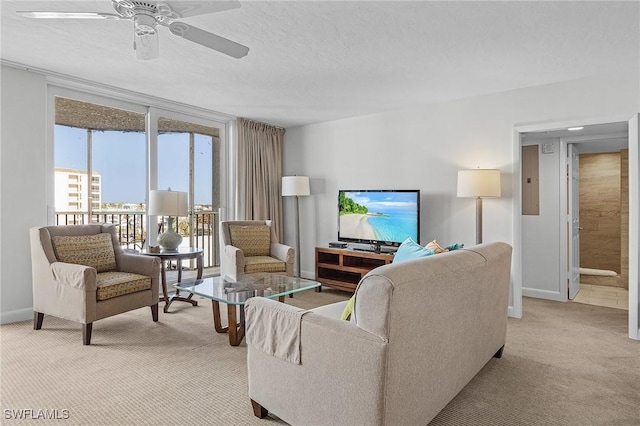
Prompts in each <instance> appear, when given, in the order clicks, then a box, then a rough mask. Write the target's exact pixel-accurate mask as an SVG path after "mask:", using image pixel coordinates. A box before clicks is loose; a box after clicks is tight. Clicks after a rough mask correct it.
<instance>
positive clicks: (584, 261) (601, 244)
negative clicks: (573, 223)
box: [580, 153, 622, 273]
mask: <svg viewBox="0 0 640 426" xmlns="http://www.w3.org/2000/svg"><path fill="white" fill-rule="evenodd" d="M620 182H621V173H620V153H604V154H583V155H580V226H581V227H582V231H580V266H581V267H583V268H594V269H607V270H612V271H616V272H617V273H620V272H621V244H622V242H621V225H620V223H621V214H620V207H621V205H620V200H621V195H620Z"/></svg>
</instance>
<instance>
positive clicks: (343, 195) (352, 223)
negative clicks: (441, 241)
mask: <svg viewBox="0 0 640 426" xmlns="http://www.w3.org/2000/svg"><path fill="white" fill-rule="evenodd" d="M338 212H339V213H338V240H339V241H345V242H353V243H361V244H371V245H372V246H373V247H374V250H376V251H379V250H380V246H393V247H397V246H399V245H400V244H401V243H402V242H403V241H404V240H406V239H407V237H411V238H412V239H413V240H414V241H415V242H417V243H419V242H420V191H419V190H369V189H367V190H346V189H345V190H340V191H338Z"/></svg>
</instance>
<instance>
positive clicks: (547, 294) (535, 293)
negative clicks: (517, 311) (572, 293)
mask: <svg viewBox="0 0 640 426" xmlns="http://www.w3.org/2000/svg"><path fill="white" fill-rule="evenodd" d="M522 295H523V296H527V297H535V298H536V299H546V300H555V301H556V302H566V301H567V296H566V295H562V294H560V292H558V291H549V290H539V289H537V288H526V287H522Z"/></svg>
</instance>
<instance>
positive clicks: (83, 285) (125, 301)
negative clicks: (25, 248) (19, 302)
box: [30, 224, 160, 345]
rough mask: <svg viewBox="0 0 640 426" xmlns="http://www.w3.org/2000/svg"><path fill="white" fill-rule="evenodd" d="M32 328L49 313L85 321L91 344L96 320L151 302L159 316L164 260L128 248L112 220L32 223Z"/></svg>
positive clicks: (39, 325)
mask: <svg viewBox="0 0 640 426" xmlns="http://www.w3.org/2000/svg"><path fill="white" fill-rule="evenodd" d="M30 237H31V268H32V277H33V311H34V312H33V328H34V329H36V330H39V329H40V328H42V321H43V318H44V314H47V315H53V316H56V317H59V318H64V319H68V320H70V321H76V322H80V323H82V341H83V343H84V344H85V345H89V344H90V343H91V329H92V325H93V322H94V321H96V320H99V319H102V318H106V317H110V316H113V315H117V314H120V313H123V312H127V311H131V310H133V309H138V308H141V307H143V306H150V307H151V314H152V318H153V321H158V283H159V276H160V260H159V259H157V258H154V257H149V256H141V255H136V254H127V253H124V252H123V250H122V248H121V247H120V243H119V242H118V239H117V237H116V229H115V227H114V226H113V225H101V224H92V225H64V226H45V227H38V228H31V230H30Z"/></svg>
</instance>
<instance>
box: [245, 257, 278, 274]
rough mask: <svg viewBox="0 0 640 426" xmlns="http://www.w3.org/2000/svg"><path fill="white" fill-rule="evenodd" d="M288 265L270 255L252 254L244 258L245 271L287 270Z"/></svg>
mask: <svg viewBox="0 0 640 426" xmlns="http://www.w3.org/2000/svg"><path fill="white" fill-rule="evenodd" d="M286 271H287V265H286V263H284V262H283V261H281V260H278V259H276V258H273V257H270V256H250V257H245V258H244V272H246V273H251V272H286Z"/></svg>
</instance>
